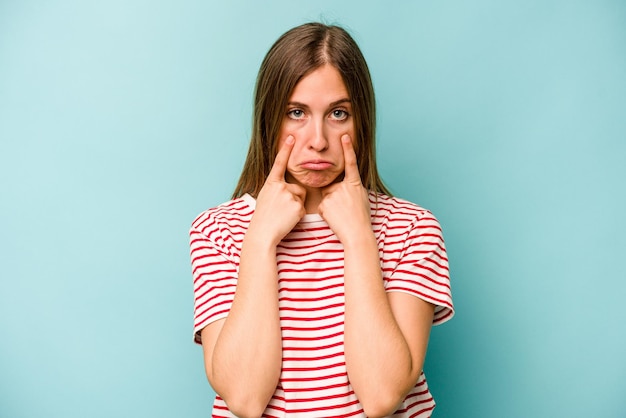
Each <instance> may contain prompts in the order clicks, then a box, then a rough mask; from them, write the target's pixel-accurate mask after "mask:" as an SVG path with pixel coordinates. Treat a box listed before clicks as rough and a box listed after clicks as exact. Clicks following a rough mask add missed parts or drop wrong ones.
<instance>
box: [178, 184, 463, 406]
mask: <svg viewBox="0 0 626 418" xmlns="http://www.w3.org/2000/svg"><path fill="white" fill-rule="evenodd" d="M255 203H256V201H255V200H254V198H252V197H251V196H249V195H244V196H243V197H241V198H239V199H235V200H232V201H230V202H227V203H224V204H222V205H220V206H217V207H215V208H213V209H209V210H207V211H205V212H203V213H202V214H200V215H199V216H198V217H197V218H196V220H195V221H194V222H193V224H192V227H191V230H190V239H191V264H192V271H193V281H194V298H195V307H194V316H195V317H194V340H195V341H196V342H197V343H200V331H201V330H202V329H203V328H204V327H205V326H207V325H208V324H210V323H211V322H213V321H216V320H218V319H222V318H225V317H226V316H228V312H229V310H230V307H231V304H232V302H233V297H234V295H235V288H236V286H237V272H238V269H239V256H240V253H241V245H242V242H243V238H244V235H245V233H246V231H247V228H248V225H249V223H250V220H251V218H252V214H253V213H254V208H255ZM370 205H371V219H372V227H373V230H374V234H375V235H376V238H377V241H378V250H379V255H380V263H381V269H382V274H383V280H384V286H385V289H386V291H387V292H405V293H408V294H411V295H414V296H416V297H419V298H421V299H423V300H425V301H428V302H430V303H432V304H434V305H435V306H436V307H435V316H434V320H433V324H434V325H438V324H441V323H443V322H445V321H447V320H448V319H450V318H451V317H452V315H453V314H454V310H453V309H454V308H453V305H452V295H451V292H450V280H449V273H448V259H447V256H446V250H445V246H444V242H443V237H442V233H441V228H440V226H439V223H438V222H437V220H436V219H435V217H434V216H433V215H432V214H431V213H430V212H429V211H428V210H425V209H422V208H420V207H419V206H417V205H415V204H413V203H411V202H408V201H405V200H402V199H398V198H392V197H389V196H386V195H383V194H378V195H376V194H374V193H370ZM277 263H278V284H279V309H280V325H281V330H282V339H283V359H282V371H281V375H280V380H279V383H278V387H277V388H276V392H275V393H274V395H273V397H272V399H271V401H270V403H269V405H268V406H267V409H266V410H265V413H264V415H263V416H266V417H310V418H321V417H364V416H365V414H364V413H363V408H362V406H361V404H360V403H359V401H358V399H357V398H356V396H355V394H354V391H353V390H352V387H351V385H350V382H349V380H348V375H347V372H346V364H345V357H344V347H343V331H344V282H343V247H342V245H341V243H340V242H339V240H338V239H337V237H336V236H335V234H334V233H333V232H332V230H331V229H330V227H329V226H328V224H327V223H326V222H325V221H324V220H323V219H322V218H321V216H319V215H317V214H307V215H305V216H304V218H302V220H301V221H300V222H299V223H298V224H297V225H296V226H295V227H294V229H293V230H292V231H291V232H290V233H289V234H288V235H287V236H286V237H285V238H284V239H283V240H282V241H281V242H280V244H279V245H278V247H277ZM434 407H435V402H434V400H433V397H432V396H431V394H430V392H429V390H428V386H427V384H426V379H425V377H424V374H423V373H422V374H421V375H420V377H419V379H418V381H417V384H416V385H415V387H414V388H413V389H412V390H411V391H410V392H409V394H408V395H407V397H406V399H405V400H404V402H403V403H402V404H401V405H400V407H399V409H398V410H397V411H396V412H395V414H393V415H391V416H392V417H398V418H399V417H430V415H431V413H432V410H433V409H434ZM213 416H214V417H234V415H233V414H231V413H230V412H229V411H228V408H227V407H226V404H225V403H224V401H223V400H222V399H221V398H220V397H219V396H216V399H215V403H214V407H213Z"/></svg>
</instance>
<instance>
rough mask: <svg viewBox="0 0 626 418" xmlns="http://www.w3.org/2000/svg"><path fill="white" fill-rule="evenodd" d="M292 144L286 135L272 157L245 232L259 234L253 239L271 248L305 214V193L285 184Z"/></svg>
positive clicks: (292, 140) (296, 186)
mask: <svg viewBox="0 0 626 418" xmlns="http://www.w3.org/2000/svg"><path fill="white" fill-rule="evenodd" d="M294 143H295V139H294V137H293V136H291V135H290V136H288V137H287V139H286V140H285V142H284V143H283V146H282V147H281V148H280V150H279V151H278V154H276V159H275V160H274V165H273V166H272V169H271V171H270V173H269V175H268V176H267V179H266V180H265V184H264V185H263V187H262V188H261V191H260V192H259V195H258V196H257V199H256V209H255V211H254V215H253V216H252V220H251V222H250V227H249V229H248V233H250V232H252V233H253V234H259V235H257V236H258V237H259V238H260V239H262V240H264V241H267V242H271V243H272V244H273V245H274V246H276V245H278V243H279V242H280V241H281V240H282V239H283V238H284V237H285V236H286V235H287V234H288V233H289V232H291V230H292V229H293V227H294V226H295V225H296V224H297V223H298V221H300V219H302V217H303V216H304V215H305V213H306V211H305V209H304V201H305V199H306V190H305V189H304V187H302V186H300V185H298V184H290V183H287V182H286V181H285V171H286V170H287V162H288V161H289V156H290V155H291V150H292V149H293V144H294Z"/></svg>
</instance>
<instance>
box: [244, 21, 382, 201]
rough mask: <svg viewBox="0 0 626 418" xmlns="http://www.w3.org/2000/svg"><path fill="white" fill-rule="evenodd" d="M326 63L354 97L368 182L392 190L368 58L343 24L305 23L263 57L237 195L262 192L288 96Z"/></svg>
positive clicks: (364, 178) (370, 186)
mask: <svg viewBox="0 0 626 418" xmlns="http://www.w3.org/2000/svg"><path fill="white" fill-rule="evenodd" d="M324 64H330V65H332V66H333V67H335V68H336V69H337V70H338V71H339V73H340V74H341V77H342V78H343V82H344V84H345V85H346V89H347V91H348V95H349V96H350V100H351V102H352V110H353V117H354V129H355V138H353V141H354V148H355V152H356V156H357V162H358V165H359V173H360V175H361V181H362V182H363V185H364V186H365V188H367V189H369V190H373V191H376V192H381V193H385V194H387V195H390V194H391V193H390V192H389V191H388V190H387V188H386V187H385V185H384V184H383V182H382V180H381V179H380V176H379V175H378V170H377V168H376V146H375V132H376V103H375V98H374V88H373V86H372V79H371V77H370V73H369V69H368V67H367V63H366V62H365V58H363V54H362V53H361V50H360V49H359V47H358V45H357V44H356V42H355V41H354V39H352V37H351V36H350V35H349V34H348V32H346V31H345V30H344V29H343V28H341V27H338V26H329V25H324V24H322V23H306V24H304V25H301V26H297V27H295V28H293V29H291V30H289V31H287V32H286V33H284V34H283V35H282V36H281V37H280V38H278V40H277V41H276V42H275V43H274V45H272V47H271V48H270V50H269V51H268V53H267V55H266V56H265V58H264V59H263V63H262V64H261V68H260V69H259V74H258V76H257V80H256V88H255V93H254V120H253V125H252V138H251V140H250V147H249V148H248V156H247V157H246V162H245V164H244V167H243V170H242V172H241V177H240V178H239V182H238V184H237V187H236V188H235V191H234V193H233V198H238V197H240V196H242V195H243V194H245V193H249V194H250V195H252V196H254V197H256V196H257V195H258V194H259V192H260V191H261V188H262V187H263V184H264V183H265V179H266V178H267V176H268V175H269V172H270V170H271V168H272V165H273V164H274V158H275V157H276V153H277V143H278V135H279V132H280V127H281V124H282V122H283V118H284V116H285V109H286V107H287V102H288V100H289V97H290V96H291V94H292V92H293V89H294V88H295V86H296V84H298V82H299V81H300V80H301V79H302V78H303V77H304V76H306V75H307V74H309V73H310V72H312V71H314V70H315V69H317V68H319V67H321V66H323V65H324Z"/></svg>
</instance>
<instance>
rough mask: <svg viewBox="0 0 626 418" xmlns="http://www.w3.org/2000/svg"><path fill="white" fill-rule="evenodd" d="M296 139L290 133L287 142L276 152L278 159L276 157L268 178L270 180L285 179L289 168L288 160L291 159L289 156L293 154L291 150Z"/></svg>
mask: <svg viewBox="0 0 626 418" xmlns="http://www.w3.org/2000/svg"><path fill="white" fill-rule="evenodd" d="M295 142H296V141H295V139H294V137H293V136H291V135H289V136H288V137H287V139H285V143H284V144H283V146H282V147H281V148H280V150H279V151H278V154H276V159H274V165H273V166H272V169H271V170H270V173H269V175H268V176H267V178H268V179H269V180H275V181H284V180H285V171H286V170H287V162H288V161H289V156H290V155H291V150H292V149H293V144H294V143H295Z"/></svg>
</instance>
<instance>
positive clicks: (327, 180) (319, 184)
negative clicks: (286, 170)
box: [295, 173, 339, 189]
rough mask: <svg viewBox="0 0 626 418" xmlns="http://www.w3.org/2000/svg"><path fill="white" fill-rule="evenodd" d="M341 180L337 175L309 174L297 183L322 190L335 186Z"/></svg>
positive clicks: (297, 180)
mask: <svg viewBox="0 0 626 418" xmlns="http://www.w3.org/2000/svg"><path fill="white" fill-rule="evenodd" d="M338 179H339V176H338V175H337V174H329V173H309V174H308V175H306V176H304V177H303V178H301V179H299V178H296V179H295V180H296V182H298V183H300V184H301V185H302V186H304V187H309V188H315V189H321V188H323V187H326V186H329V185H331V184H333V183H334V182H335V181H337V180H338Z"/></svg>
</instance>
